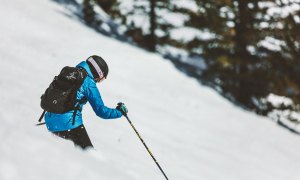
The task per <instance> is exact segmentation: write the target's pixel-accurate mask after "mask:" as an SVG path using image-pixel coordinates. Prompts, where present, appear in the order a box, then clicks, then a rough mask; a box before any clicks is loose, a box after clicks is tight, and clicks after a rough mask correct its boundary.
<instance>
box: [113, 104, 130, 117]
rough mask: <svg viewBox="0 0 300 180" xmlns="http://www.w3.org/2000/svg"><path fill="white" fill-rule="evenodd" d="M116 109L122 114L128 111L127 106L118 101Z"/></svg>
mask: <svg viewBox="0 0 300 180" xmlns="http://www.w3.org/2000/svg"><path fill="white" fill-rule="evenodd" d="M116 109H117V110H119V111H121V113H122V114H123V115H124V116H126V115H127V113H128V109H127V107H126V106H125V104H124V103H122V102H119V103H118V105H117V107H116Z"/></svg>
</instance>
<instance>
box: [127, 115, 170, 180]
mask: <svg viewBox="0 0 300 180" xmlns="http://www.w3.org/2000/svg"><path fill="white" fill-rule="evenodd" d="M124 116H125V117H126V119H127V121H128V122H129V124H130V125H131V127H132V129H133V130H134V131H135V133H136V134H137V136H138V137H139V138H140V140H141V141H142V143H143V145H144V146H145V148H146V149H147V151H148V153H149V154H150V156H151V157H152V159H153V160H154V162H155V163H156V165H157V167H158V168H159V170H160V171H161V172H162V173H163V175H164V176H165V178H166V179H167V180H169V179H168V177H167V175H166V174H165V172H164V171H163V170H162V168H161V167H160V165H159V164H158V162H157V160H156V159H155V157H154V156H153V154H152V153H151V151H150V149H149V148H148V146H147V145H146V143H145V142H144V140H143V139H142V137H141V136H140V134H139V132H138V131H137V130H136V128H135V127H134V125H133V124H132V122H131V121H130V119H129V117H128V116H127V114H124Z"/></svg>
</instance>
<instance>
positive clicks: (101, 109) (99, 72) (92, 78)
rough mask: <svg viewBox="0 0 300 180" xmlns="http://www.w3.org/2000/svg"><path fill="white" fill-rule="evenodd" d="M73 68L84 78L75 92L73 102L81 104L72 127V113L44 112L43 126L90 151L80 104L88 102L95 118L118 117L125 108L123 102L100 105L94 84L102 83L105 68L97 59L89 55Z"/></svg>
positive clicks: (106, 68)
mask: <svg viewBox="0 0 300 180" xmlns="http://www.w3.org/2000/svg"><path fill="white" fill-rule="evenodd" d="M76 67H78V68H83V69H84V70H85V71H86V73H87V76H86V78H85V79H84V81H83V83H82V85H81V87H80V88H79V89H78V91H77V99H78V100H80V99H85V101H84V102H82V103H81V104H80V107H79V110H78V111H77V112H76V116H75V122H74V124H73V123H72V119H73V117H74V115H73V114H74V110H72V111H69V112H66V113H63V114H55V113H50V112H47V113H46V114H45V123H46V126H47V128H48V130H49V131H50V132H52V133H53V134H55V135H57V136H59V137H61V138H64V139H68V140H71V141H73V142H74V144H75V145H76V146H79V147H81V148H82V149H86V148H93V145H92V143H91V140H90V138H89V136H88V134H87V132H86V129H85V127H84V125H83V121H82V113H81V111H82V107H83V105H85V104H86V103H87V102H89V103H90V105H91V106H92V108H93V110H94V112H95V113H96V115H97V116H99V117H101V118H103V119H116V118H120V117H121V116H122V115H124V114H126V113H127V108H126V106H125V105H124V104H123V103H118V105H117V107H116V108H108V107H106V106H105V105H104V103H103V101H102V98H101V95H100V92H99V90H98V88H97V86H96V83H100V82H102V81H104V80H105V79H106V77H107V75H108V66H107V64H106V62H105V61H104V60H103V59H102V58H101V57H99V56H96V55H93V56H91V57H89V58H88V59H87V60H86V61H82V62H81V63H79V64H78V65H77V66H76Z"/></svg>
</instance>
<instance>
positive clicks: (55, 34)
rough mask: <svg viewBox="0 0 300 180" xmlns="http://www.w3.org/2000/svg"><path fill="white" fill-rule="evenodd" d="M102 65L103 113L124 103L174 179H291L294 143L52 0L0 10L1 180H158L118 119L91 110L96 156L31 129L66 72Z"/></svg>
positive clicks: (6, 1)
mask: <svg viewBox="0 0 300 180" xmlns="http://www.w3.org/2000/svg"><path fill="white" fill-rule="evenodd" d="M91 54H99V55H101V56H102V57H103V58H104V59H107V61H108V64H109V67H110V74H109V76H108V80H107V81H105V82H104V83H103V84H100V85H99V89H100V91H101V93H102V96H103V99H104V101H105V102H106V104H107V105H108V106H111V107H113V106H115V104H116V103H117V102H118V101H123V102H125V103H126V104H127V106H128V108H129V111H130V113H129V116H130V117H131V119H132V121H133V123H134V124H135V126H136V127H137V129H138V130H139V131H140V133H141V135H142V137H143V138H144V140H145V141H146V143H147V144H148V146H149V147H150V149H151V150H152V152H153V154H154V156H155V157H156V158H157V160H158V162H159V163H160V165H161V166H162V168H163V169H164V170H165V172H166V174H167V175H168V176H169V179H170V180H202V179H203V180H220V179H222V180H227V179H228V180H241V179H243V180H254V179H255V180H269V179H270V180H271V179H272V180H283V179H289V180H296V179H299V168H300V154H299V152H300V151H299V150H300V138H299V136H296V135H294V134H292V133H289V132H288V131H286V130H285V129H282V128H280V127H278V126H277V125H276V124H274V123H273V122H270V121H269V120H266V119H265V118H262V117H258V116H256V115H254V114H252V113H249V112H245V111H243V110H242V109H240V108H237V107H235V106H233V105H231V104H230V103H229V102H227V101H226V100H224V99H223V98H222V97H220V96H219V95H218V94H217V93H215V92H214V91H213V90H211V89H209V88H206V87H203V86H201V85H199V84H198V83H197V81H196V80H194V79H191V78H188V77H186V76H185V75H183V74H181V73H180V72H177V71H176V70H175V68H174V67H173V66H172V65H171V64H170V63H169V62H168V61H165V60H163V59H162V58H161V57H160V56H158V55H155V54H151V53H148V52H145V51H143V50H140V49H137V48H134V47H131V46H129V45H128V44H124V43H121V42H117V41H115V40H112V39H109V38H107V37H104V36H101V35H99V34H97V33H96V32H94V31H93V30H91V29H89V28H86V27H84V26H82V24H81V23H80V22H77V21H76V19H74V18H72V16H70V15H68V13H67V12H65V9H63V7H61V6H59V5H58V4H56V3H54V2H52V1H49V0H31V1H30V3H29V2H28V1H25V0H14V1H11V0H2V1H1V6H0V55H1V56H0V59H1V67H2V68H1V71H0V89H1V95H0V100H1V106H0V107H1V109H0V122H1V125H0V139H1V147H0V179H1V180H40V179H43V180H44V179H45V180H82V179H87V180H94V179H98V180H99V179H107V180H108V179H109V180H114V179H118V180H119V179H122V180H155V179H157V180H159V179H161V180H162V179H164V177H163V176H162V174H161V173H160V171H159V170H158V168H157V167H156V166H155V164H154V162H153V161H152V159H151V158H150V156H149V155H148V154H147V152H146V150H145V149H144V147H143V146H142V144H141V143H140V142H139V140H138V138H137V137H136V135H135V134H134V132H133V130H132V129H131V127H130V126H129V124H128V123H127V121H126V120H125V119H124V118H122V119H118V120H113V121H105V120H101V119H99V118H97V117H96V115H95V114H94V113H93V112H92V110H91V108H90V107H89V105H87V106H86V107H85V109H84V113H83V116H84V119H85V125H86V128H87V130H88V132H89V135H90V138H91V139H92V141H93V143H94V146H95V147H96V151H88V152H82V151H81V150H79V149H76V148H74V147H73V145H72V143H71V142H67V141H63V140H60V139H58V138H56V137H54V136H52V135H51V134H50V133H48V132H47V130H46V129H45V127H35V126H34V124H35V123H36V121H37V119H38V118H39V116H40V113H41V112H42V111H41V109H40V107H39V98H40V95H41V94H42V93H43V91H44V90H45V88H46V87H47V86H48V84H49V82H50V81H51V80H52V78H53V76H54V75H56V74H57V73H58V72H59V71H60V69H61V68H62V67H63V66H65V65H76V64H77V63H78V62H79V61H81V60H84V59H85V58H86V57H88V56H89V55H91Z"/></svg>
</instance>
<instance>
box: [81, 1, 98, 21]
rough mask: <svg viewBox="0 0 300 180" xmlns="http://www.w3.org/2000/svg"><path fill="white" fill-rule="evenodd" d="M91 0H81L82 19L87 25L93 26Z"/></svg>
mask: <svg viewBox="0 0 300 180" xmlns="http://www.w3.org/2000/svg"><path fill="white" fill-rule="evenodd" d="M93 3H94V2H93V0H84V1H83V8H82V12H83V19H84V21H85V23H86V24H87V25H88V26H95V16H96V13H95V11H94V7H93V6H94V4H93Z"/></svg>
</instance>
